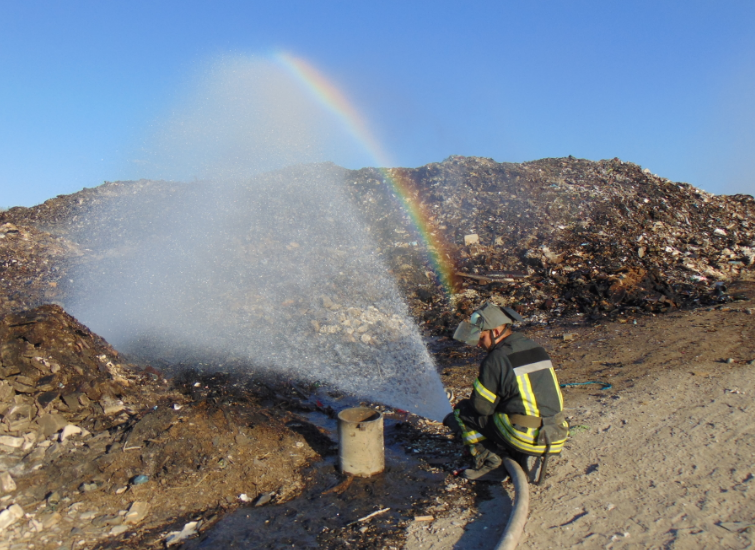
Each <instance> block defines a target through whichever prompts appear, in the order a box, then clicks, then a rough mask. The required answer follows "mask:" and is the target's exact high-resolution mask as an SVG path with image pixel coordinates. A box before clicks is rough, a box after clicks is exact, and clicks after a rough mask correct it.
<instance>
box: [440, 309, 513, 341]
mask: <svg viewBox="0 0 755 550" xmlns="http://www.w3.org/2000/svg"><path fill="white" fill-rule="evenodd" d="M523 320H524V319H523V318H522V316H521V315H519V314H518V313H517V312H516V311H514V310H513V309H511V308H510V307H505V308H503V309H501V308H499V307H498V306H496V305H493V304H490V303H488V304H485V305H484V306H483V307H482V308H480V309H478V310H477V311H475V312H474V313H473V314H472V316H471V317H470V318H469V321H462V322H461V323H459V326H458V327H456V331H455V332H454V340H458V341H459V342H464V343H465V344H468V345H470V346H476V345H477V342H478V341H479V340H480V333H481V332H482V331H484V330H492V329H494V328H497V327H500V326H501V325H510V324H512V323H515V322H521V321H523Z"/></svg>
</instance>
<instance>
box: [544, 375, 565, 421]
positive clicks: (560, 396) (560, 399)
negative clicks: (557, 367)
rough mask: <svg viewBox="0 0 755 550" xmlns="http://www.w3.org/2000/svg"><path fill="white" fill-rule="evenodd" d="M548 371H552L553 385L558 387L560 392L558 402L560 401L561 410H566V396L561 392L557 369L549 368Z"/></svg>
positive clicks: (557, 389) (558, 392)
mask: <svg viewBox="0 0 755 550" xmlns="http://www.w3.org/2000/svg"><path fill="white" fill-rule="evenodd" d="M548 372H550V373H551V376H552V377H553V387H554V388H556V393H557V394H558V402H559V405H560V407H559V410H561V411H563V410H564V396H563V395H562V394H561V388H560V386H559V384H558V378H556V371H554V370H553V369H548Z"/></svg>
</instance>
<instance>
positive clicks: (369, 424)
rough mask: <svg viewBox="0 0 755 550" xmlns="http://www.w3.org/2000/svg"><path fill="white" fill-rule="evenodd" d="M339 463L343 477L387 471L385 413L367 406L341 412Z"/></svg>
mask: <svg viewBox="0 0 755 550" xmlns="http://www.w3.org/2000/svg"><path fill="white" fill-rule="evenodd" d="M338 464H339V466H340V467H341V472H343V473H344V474H348V475H353V476H358V477H370V476H372V475H375V474H379V473H380V472H382V471H383V470H384V469H385V449H384V447H383V415H382V414H380V413H379V412H378V411H376V410H373V409H368V408H367V407H354V408H352V409H344V410H342V411H341V412H340V413H338Z"/></svg>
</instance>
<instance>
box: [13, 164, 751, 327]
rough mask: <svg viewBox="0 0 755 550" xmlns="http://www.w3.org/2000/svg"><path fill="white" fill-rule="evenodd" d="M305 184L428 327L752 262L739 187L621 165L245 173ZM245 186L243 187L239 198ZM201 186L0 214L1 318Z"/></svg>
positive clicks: (203, 222) (654, 290) (578, 307)
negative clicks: (714, 190)
mask: <svg viewBox="0 0 755 550" xmlns="http://www.w3.org/2000/svg"><path fill="white" fill-rule="evenodd" d="M391 174H394V175H398V176H400V177H401V180H402V181H404V182H407V185H406V187H407V188H406V189H405V190H403V191H402V193H405V194H406V195H407V196H408V197H409V198H410V200H411V201H413V202H414V203H415V204H417V205H419V207H420V209H421V210H422V211H423V212H424V213H425V222H424V223H425V224H426V225H427V227H428V228H429V230H430V231H432V232H435V233H436V234H438V235H439V236H441V237H442V240H444V241H445V242H446V243H447V245H446V250H445V251H444V252H445V253H446V254H447V256H448V257H447V258H445V259H444V261H447V262H448V263H449V264H451V265H453V268H454V271H455V273H456V280H455V289H454V294H453V295H452V296H450V297H449V296H448V295H447V293H446V292H444V291H443V288H442V287H441V285H440V284H439V283H438V281H437V278H436V276H435V274H434V272H433V269H432V266H431V262H430V261H429V256H428V251H427V248H426V243H425V242H424V241H423V240H422V238H421V235H420V234H419V232H418V231H417V227H416V226H415V225H413V224H412V222H411V220H410V218H409V216H408V215H407V213H406V212H405V210H404V209H403V208H402V207H401V204H400V201H399V197H397V193H398V191H397V189H396V188H395V187H394V186H392V185H391V182H390V179H391V178H390V177H388V176H389V175H391ZM317 178H330V179H332V180H336V181H338V182H340V184H341V185H342V188H343V189H344V191H345V192H346V193H347V194H348V195H349V197H350V199H351V200H352V202H353V203H354V205H355V206H356V208H357V210H358V212H359V213H360V215H361V217H362V220H363V222H364V223H365V224H366V226H367V230H368V231H369V232H370V234H371V235H372V237H373V239H374V241H375V250H374V252H375V253H377V254H378V255H379V256H380V257H381V258H383V259H384V261H385V262H386V264H387V266H388V268H389V269H390V270H391V271H392V272H393V274H394V276H395V278H396V280H397V281H398V283H399V285H400V286H401V289H402V291H403V292H404V294H405V297H406V298H407V300H408V302H409V305H410V310H411V312H412V314H413V315H414V317H415V319H416V320H417V321H418V322H419V323H421V325H422V327H423V328H424V329H425V331H426V332H427V333H429V334H436V335H443V334H447V333H448V330H449V327H454V326H455V325H456V323H457V320H458V317H459V316H462V315H464V314H466V313H468V312H469V310H470V308H473V307H475V306H476V305H477V304H479V303H481V302H483V301H485V300H493V301H495V302H497V303H500V304H505V305H511V306H514V307H516V308H517V309H518V310H519V311H520V312H522V313H523V314H525V315H526V316H528V318H529V320H530V321H531V322H545V321H546V320H547V319H553V318H555V317H559V316H564V315H573V314H581V315H584V316H586V317H588V318H592V319H600V318H605V317H610V318H614V317H616V316H618V315H622V314H626V313H627V312H629V313H635V312H651V313H659V312H665V311H669V310H672V309H677V308H682V307H685V306H690V305H700V304H702V305H705V304H712V303H720V302H722V301H726V300H728V299H731V298H732V296H730V295H729V294H728V293H727V283H729V282H730V281H732V280H736V279H738V278H741V277H748V276H749V275H750V274H751V272H752V268H753V262H755V200H753V198H752V197H751V196H749V195H733V196H717V195H712V194H710V193H707V192H705V191H702V190H700V189H697V188H695V187H693V186H690V185H688V184H686V183H678V182H672V181H669V180H667V179H665V178H663V177H659V176H657V175H654V174H652V173H650V170H648V169H644V170H643V169H642V168H641V167H640V166H638V165H636V164H632V163H630V162H624V161H621V160H619V159H611V160H602V161H597V162H593V161H588V160H582V159H575V158H573V157H568V158H558V159H543V160H538V161H532V162H525V163H521V164H514V163H497V162H495V161H493V160H491V159H486V158H477V157H449V158H448V159H446V160H444V161H443V162H440V163H432V164H428V165H426V166H423V167H420V168H416V169H402V168H396V169H388V170H377V169H372V168H366V169H362V170H357V171H352V170H346V169H343V168H340V167H337V166H335V165H332V164H321V165H309V166H304V167H293V168H290V169H287V170H283V171H280V172H275V173H271V174H264V175H261V176H258V177H257V180H259V179H262V180H266V183H267V184H270V183H271V182H272V184H275V183H276V182H289V181H294V180H305V181H306V180H308V179H317ZM258 184H259V182H258V181H255V180H253V181H251V182H249V183H248V184H245V183H243V182H242V184H241V185H240V188H241V190H242V191H241V192H242V193H243V190H244V189H245V188H246V187H248V188H249V189H252V188H255V187H256V186H258ZM208 189H210V190H211V189H212V188H211V185H210V184H208V183H205V184H203V183H201V182H200V183H192V184H183V183H176V182H164V181H148V180H140V181H134V182H110V183H105V184H103V185H101V186H99V187H96V188H92V189H84V190H82V191H80V192H78V193H74V194H72V195H65V196H59V197H56V198H53V199H50V200H48V201H46V202H45V203H43V204H41V205H38V206H35V207H32V208H20V207H17V208H11V209H10V210H8V211H6V212H3V213H0V266H1V268H2V274H3V276H2V280H1V281H0V312H13V311H21V310H24V309H29V308H31V307H35V306H37V305H40V304H43V303H50V302H52V303H58V304H59V305H62V306H63V307H65V304H66V300H67V298H68V296H69V295H70V292H71V288H72V287H74V286H75V285H76V284H77V281H73V280H72V279H71V278H70V276H69V275H70V273H72V271H73V268H75V267H81V266H82V265H83V266H86V267H87V269H90V268H91V269H102V270H103V271H106V270H108V269H118V266H119V264H122V263H123V262H128V261H129V260H130V254H131V255H133V254H134V253H135V251H137V250H138V248H139V246H140V244H143V242H144V241H145V240H152V241H155V242H160V239H161V238H167V237H165V236H166V235H168V234H169V233H170V231H171V228H170V227H169V226H168V225H169V222H168V221H166V220H171V219H172V218H171V215H172V213H177V212H178V213H180V212H181V209H182V208H184V207H185V205H186V204H189V203H192V202H196V201H197V200H198V199H197V197H202V196H203V194H206V193H207V191H208ZM313 192H316V191H315V190H314V189H313ZM236 215H238V213H236ZM193 222H194V223H195V225H196V226H197V227H199V228H200V229H201V230H202V231H204V230H205V229H206V231H207V232H210V233H211V232H212V231H214V230H217V228H216V227H215V226H214V225H213V220H208V219H202V217H201V213H200V214H198V215H197V219H196V220H195V221H193ZM281 223H284V222H281ZM260 238H263V237H262V236H261V237H260ZM264 239H265V240H266V243H267V244H266V246H268V247H269V249H270V250H273V252H274V250H275V248H276V247H278V248H279V249H280V250H283V249H284V248H285V247H286V246H289V243H287V242H276V228H275V227H270V231H269V232H268V233H267V234H266V235H264ZM165 243H166V246H168V245H169V244H170V242H169V240H166V241H165ZM244 244H245V243H243V242H240V243H239V247H241V246H243V245H244ZM227 253H228V255H229V257H232V256H233V255H234V254H237V251H234V250H228V251H227ZM235 290H237V289H235ZM449 298H450V302H449Z"/></svg>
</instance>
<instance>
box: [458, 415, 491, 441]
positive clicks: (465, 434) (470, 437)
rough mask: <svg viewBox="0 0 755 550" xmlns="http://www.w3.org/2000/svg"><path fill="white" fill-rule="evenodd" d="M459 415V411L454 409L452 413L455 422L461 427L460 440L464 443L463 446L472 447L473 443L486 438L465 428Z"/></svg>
mask: <svg viewBox="0 0 755 550" xmlns="http://www.w3.org/2000/svg"><path fill="white" fill-rule="evenodd" d="M460 413H461V411H459V409H456V410H455V411H454V417H456V421H457V422H458V423H459V426H461V440H462V441H463V442H464V445H474V444H475V443H480V442H481V441H485V439H487V438H486V437H485V436H484V435H482V434H481V433H480V432H478V431H475V430H470V429H468V428H467V426H466V424H464V422H463V421H462V419H461V414H460Z"/></svg>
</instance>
